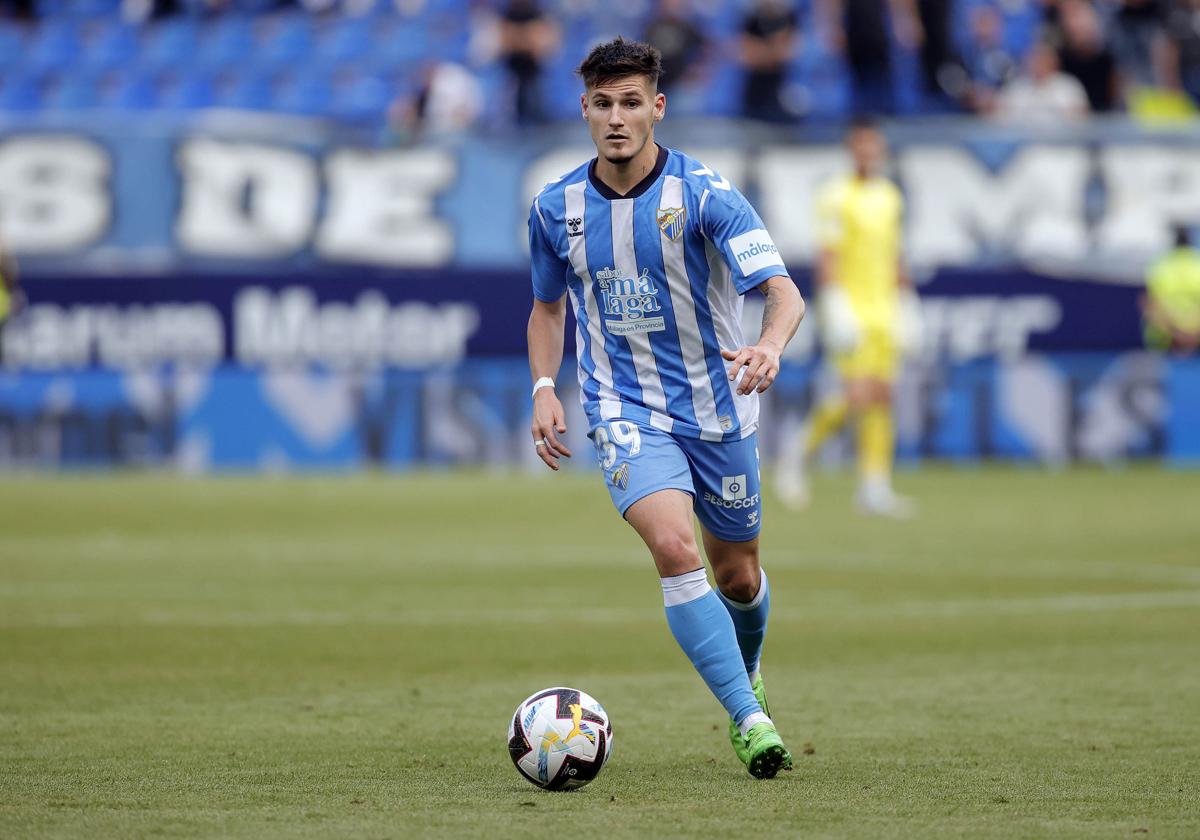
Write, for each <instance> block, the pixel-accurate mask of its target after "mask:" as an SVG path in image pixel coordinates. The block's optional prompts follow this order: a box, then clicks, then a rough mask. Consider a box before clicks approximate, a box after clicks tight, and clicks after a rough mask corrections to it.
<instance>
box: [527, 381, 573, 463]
mask: <svg viewBox="0 0 1200 840" xmlns="http://www.w3.org/2000/svg"><path fill="white" fill-rule="evenodd" d="M530 431H531V432H532V433H533V446H534V448H535V449H536V450H537V454H538V457H539V458H541V459H542V461H543V462H545V464H546V466H547V467H549V468H550V469H552V470H557V469H558V459H559V457H560V456H566V457H567V458H570V457H571V450H570V449H567V447H566V445H565V444H564V443H563V442H562V441H560V440H559V439H558V436H559V435H561V434H563V433H565V432H566V431H567V421H566V416H565V415H564V414H563V407H562V403H561V402H559V401H558V397H557V396H555V394H554V389H553V388H541V389H539V390H538V392H537V394H535V395H534V397H533V423H532V425H531V426H530Z"/></svg>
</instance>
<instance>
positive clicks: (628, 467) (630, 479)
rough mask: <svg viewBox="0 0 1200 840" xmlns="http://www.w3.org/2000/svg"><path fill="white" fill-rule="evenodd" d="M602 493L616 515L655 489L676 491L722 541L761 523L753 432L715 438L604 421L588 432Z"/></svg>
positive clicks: (748, 535) (743, 536)
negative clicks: (736, 437) (723, 439)
mask: <svg viewBox="0 0 1200 840" xmlns="http://www.w3.org/2000/svg"><path fill="white" fill-rule="evenodd" d="M588 437H590V438H591V439H592V442H593V443H594V444H595V446H596V460H597V461H599V463H600V468H601V470H602V471H603V473H604V483H605V484H606V485H607V486H608V494H609V495H610V496H611V497H612V500H613V504H614V505H616V506H617V510H618V511H620V512H621V515H622V516H624V515H625V511H627V510H628V509H629V507H630V505H632V504H633V503H634V502H636V501H637V500H638V499H642V498H645V497H646V496H649V495H650V494H651V493H655V492H657V491H659V490H670V489H674V490H682V491H683V492H685V493H688V494H690V495H691V497H692V508H693V509H694V510H695V511H696V516H697V517H698V518H699V519H700V522H701V523H703V525H704V527H705V528H707V529H708V530H709V531H711V532H712V533H713V534H714V535H715V536H717V537H718V538H720V539H722V540H726V541H728V542H745V541H747V540H752V539H754V538H755V537H756V536H758V531H759V528H760V527H761V525H762V495H761V493H760V492H759V475H758V436H757V434H752V435H750V436H749V437H747V438H743V439H742V440H734V441H729V442H728V443H719V442H713V441H706V440H698V439H696V438H690V437H682V436H676V435H672V434H668V433H667V432H664V431H662V430H660V429H656V428H654V427H653V426H649V425H645V424H642V423H638V422H636V421H634V420H608V421H605V422H603V423H601V424H599V425H597V426H595V427H594V428H593V429H592V431H591V432H590V433H589V434H588Z"/></svg>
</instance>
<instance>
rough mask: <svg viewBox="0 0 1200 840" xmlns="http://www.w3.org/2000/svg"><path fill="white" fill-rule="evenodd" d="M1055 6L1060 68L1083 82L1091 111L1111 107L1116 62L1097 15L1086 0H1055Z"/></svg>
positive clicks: (1115, 89)
mask: <svg viewBox="0 0 1200 840" xmlns="http://www.w3.org/2000/svg"><path fill="white" fill-rule="evenodd" d="M1058 6H1059V9H1058V22H1059V30H1060V33H1061V36H1062V43H1061V44H1060V46H1059V50H1058V60H1059V65H1060V66H1061V68H1062V71H1063V72H1064V73H1066V74H1067V75H1070V76H1074V77H1075V78H1076V79H1078V80H1079V83H1080V84H1082V85H1083V89H1084V90H1085V91H1086V92H1087V97H1088V103H1089V104H1090V105H1091V108H1092V110H1093V111H1111V110H1113V109H1114V108H1115V107H1116V106H1117V102H1118V100H1119V98H1120V97H1119V96H1118V80H1117V61H1116V58H1115V57H1114V56H1113V51H1112V50H1111V49H1110V48H1109V46H1108V44H1106V43H1105V41H1104V30H1103V28H1102V27H1101V25H1100V16H1099V15H1098V14H1097V13H1096V9H1095V7H1093V6H1092V4H1091V3H1090V2H1088V0H1059V4H1058Z"/></svg>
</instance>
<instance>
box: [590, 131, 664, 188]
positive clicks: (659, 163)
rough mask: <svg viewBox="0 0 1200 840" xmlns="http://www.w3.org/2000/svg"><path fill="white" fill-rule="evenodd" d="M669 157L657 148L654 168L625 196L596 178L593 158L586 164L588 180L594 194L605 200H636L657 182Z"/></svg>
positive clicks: (662, 149) (661, 149)
mask: <svg viewBox="0 0 1200 840" xmlns="http://www.w3.org/2000/svg"><path fill="white" fill-rule="evenodd" d="M655 145H656V146H657V145H658V144H657V143H656V144H655ZM669 156H670V154H669V153H668V152H667V150H666V149H665V148H663V147H662V146H658V158H657V159H656V160H655V161H654V168H653V169H651V170H650V171H649V172H648V173H647V174H646V177H645V178H643V179H642V180H640V181H638V182H637V184H635V185H634V187H633V189H631V190H630V191H629V192H627V193H625V195H621V194H620V193H618V192H616V191H615V190H613V188H612V187H610V186H609V185H608V184H606V183H604V182H603V181H601V180H600V179H599V178H597V177H596V159H595V158H592V162H591V163H589V164H588V180H589V181H591V183H592V187H593V188H595V190H596V192H598V193H600V195H602V196H603V197H604V198H607V199H608V200H609V201H620V200H621V199H625V198H637V197H638V196H639V195H641V194H642V193H644V192H646V190H648V189H650V187H651V186H653V185H654V182H655V181H657V180H658V176H659V175H662V171H663V169H664V168H665V167H666V165H667V158H668V157H669Z"/></svg>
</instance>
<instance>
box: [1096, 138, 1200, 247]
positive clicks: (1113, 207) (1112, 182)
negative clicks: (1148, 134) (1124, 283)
mask: <svg viewBox="0 0 1200 840" xmlns="http://www.w3.org/2000/svg"><path fill="white" fill-rule="evenodd" d="M1100 167H1101V172H1102V174H1103V178H1104V186H1105V190H1106V191H1107V196H1106V199H1107V200H1106V202H1105V213H1104V217H1103V218H1102V219H1101V220H1100V224H1099V226H1098V227H1097V231H1096V243H1097V248H1098V249H1099V250H1101V251H1103V252H1110V253H1113V254H1121V253H1127V252H1130V251H1133V252H1141V253H1156V252H1161V251H1163V250H1165V249H1166V248H1167V247H1168V246H1169V245H1170V243H1171V230H1170V228H1171V225H1173V224H1177V223H1184V224H1194V223H1195V221H1196V219H1200V155H1198V154H1197V153H1196V150H1195V149H1194V148H1188V149H1181V148H1178V147H1170V146H1118V145H1113V146H1109V147H1107V148H1105V149H1102V150H1101V152H1100Z"/></svg>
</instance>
